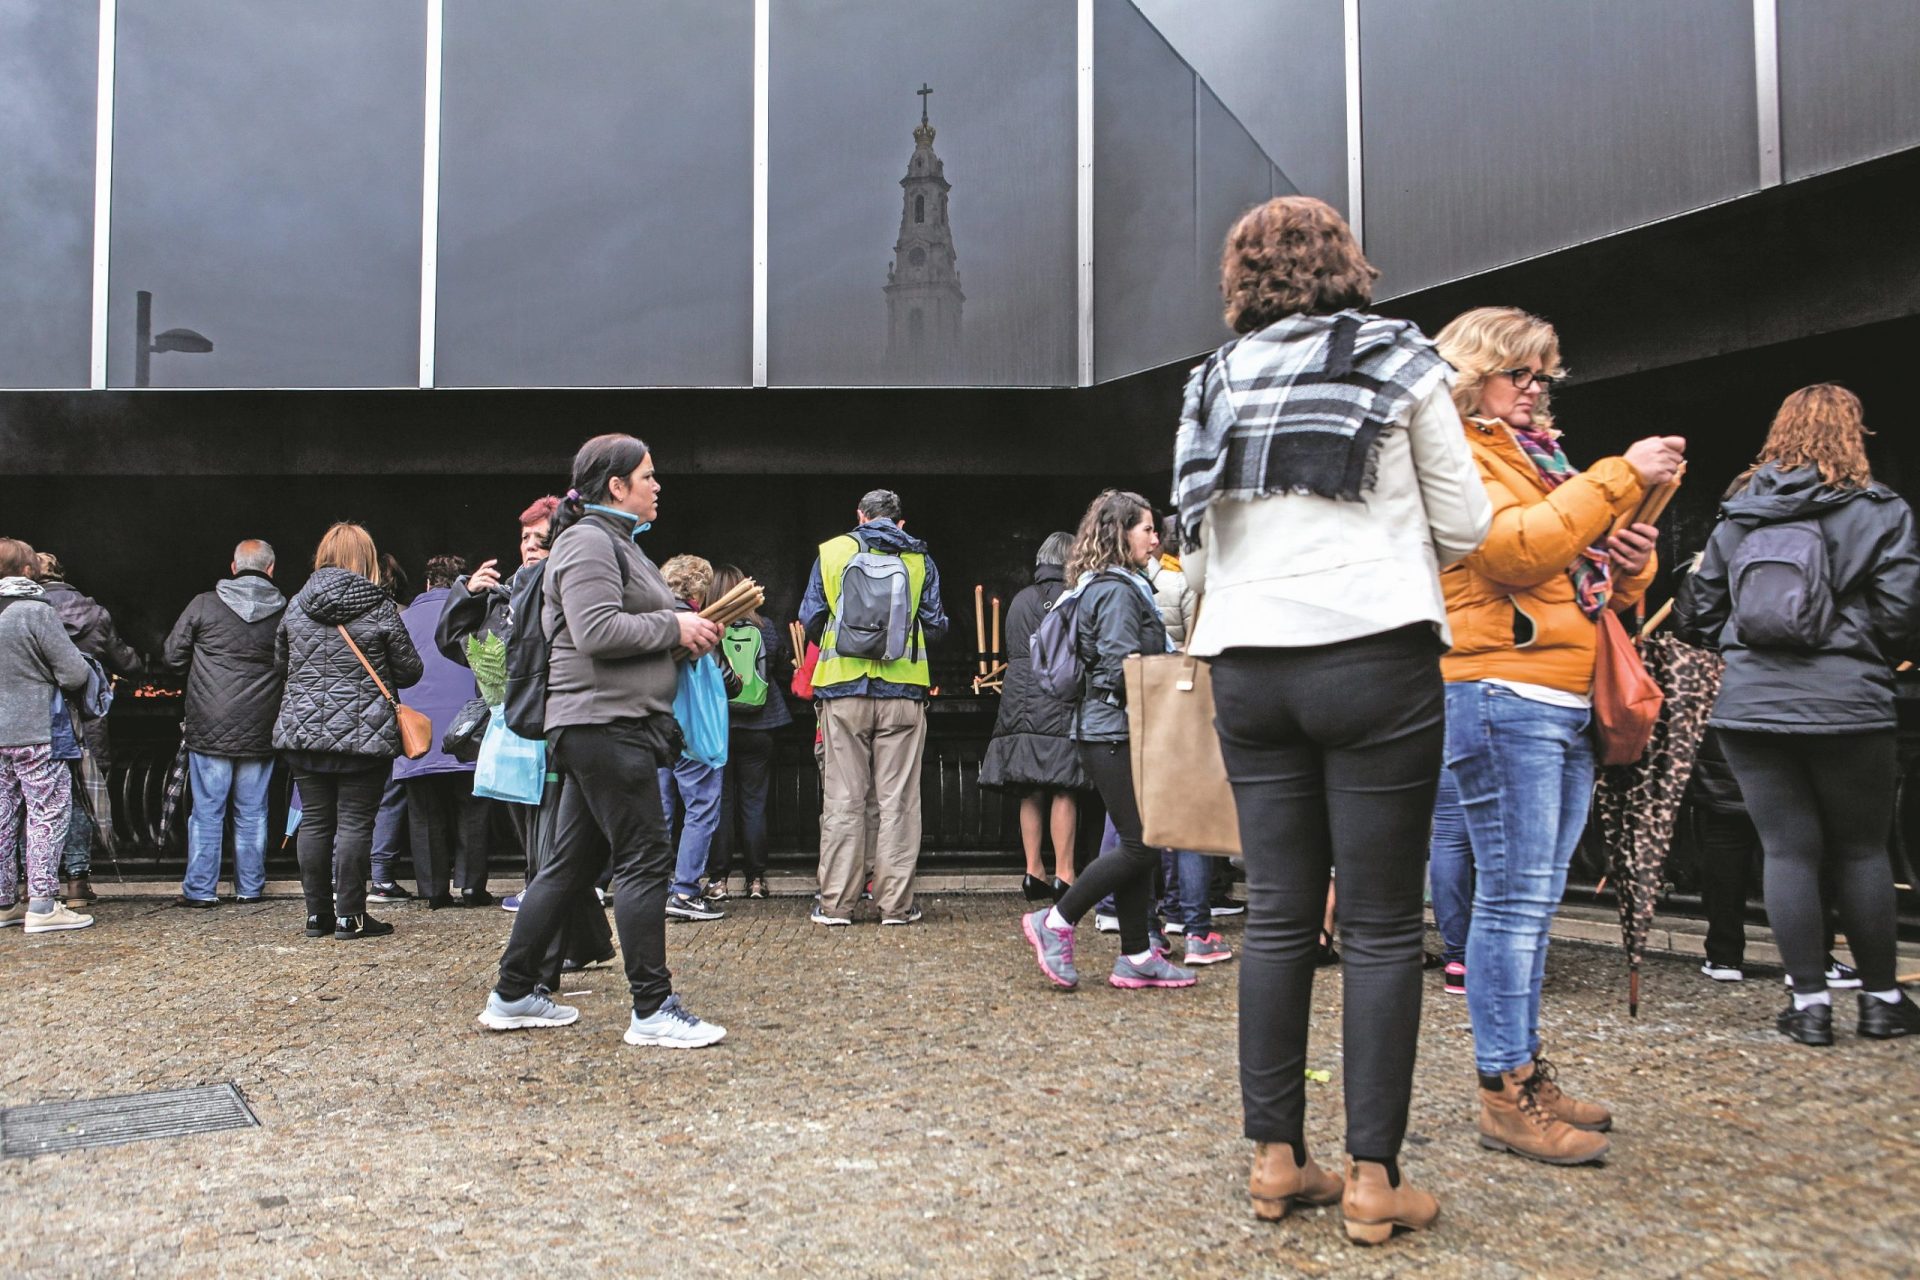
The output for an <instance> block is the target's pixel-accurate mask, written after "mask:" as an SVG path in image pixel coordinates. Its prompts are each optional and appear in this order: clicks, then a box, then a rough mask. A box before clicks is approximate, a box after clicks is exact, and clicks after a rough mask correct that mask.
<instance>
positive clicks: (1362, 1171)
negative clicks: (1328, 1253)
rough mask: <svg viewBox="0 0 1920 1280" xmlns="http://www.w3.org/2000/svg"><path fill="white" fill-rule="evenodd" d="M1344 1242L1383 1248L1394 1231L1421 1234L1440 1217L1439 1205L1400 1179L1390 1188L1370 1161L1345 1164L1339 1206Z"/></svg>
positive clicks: (1383, 1169)
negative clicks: (1400, 1229)
mask: <svg viewBox="0 0 1920 1280" xmlns="http://www.w3.org/2000/svg"><path fill="white" fill-rule="evenodd" d="M1340 1211H1341V1212H1342V1213H1343V1214H1345V1215H1346V1219H1347V1239H1349V1240H1351V1241H1353V1242H1354V1243H1355V1244H1385V1243H1386V1242H1387V1240H1388V1239H1389V1238H1390V1237H1391V1236H1392V1235H1393V1229H1394V1228H1395V1227H1406V1228H1408V1229H1409V1230H1413V1231H1424V1230H1426V1229H1427V1228H1428V1227H1430V1226H1432V1225H1433V1220H1434V1219H1435V1218H1438V1217H1439V1216H1440V1202H1439V1201H1438V1200H1435V1199H1434V1198H1433V1197H1432V1196H1430V1195H1428V1194H1427V1193H1426V1192H1424V1191H1422V1190H1421V1189H1420V1188H1418V1187H1416V1186H1414V1185H1413V1184H1412V1183H1411V1182H1408V1181H1407V1180H1406V1178H1405V1177H1404V1176H1403V1177H1402V1178H1401V1179H1400V1185H1399V1186H1397V1187H1396V1186H1394V1185H1393V1183H1392V1182H1391V1181H1390V1180H1389V1179H1388V1177H1387V1167H1386V1166H1385V1165H1383V1164H1375V1163H1374V1162H1373V1161H1371V1160H1352V1159H1349V1160H1348V1161H1347V1192H1346V1195H1345V1197H1344V1198H1342V1200H1341V1202H1340Z"/></svg>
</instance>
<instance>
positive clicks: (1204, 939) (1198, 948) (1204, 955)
mask: <svg viewBox="0 0 1920 1280" xmlns="http://www.w3.org/2000/svg"><path fill="white" fill-rule="evenodd" d="M1185 959H1186V962H1187V963H1188V964H1190V965H1194V964H1219V963H1220V962H1221V961H1222V960H1231V959H1233V948H1232V947H1230V946H1228V945H1227V941H1226V939H1225V938H1222V937H1221V936H1220V935H1219V934H1217V933H1190V934H1188V935H1187V954H1186V957H1185Z"/></svg>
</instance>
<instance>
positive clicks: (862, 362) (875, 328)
mask: <svg viewBox="0 0 1920 1280" xmlns="http://www.w3.org/2000/svg"><path fill="white" fill-rule="evenodd" d="M1077 17H1078V15H1077V11H1076V6H1075V5H1073V4H1068V3H1063V2H1062V0H968V3H966V4H964V5H957V4H951V3H946V2H944V0H779V3H776V4H775V5H774V6H773V15H772V19H773V29H772V33H771V37H772V38H771V60H772V65H771V68H770V85H769V95H770V103H771V106H770V115H771V120H770V122H769V129H770V139H771V145H770V151H771V154H770V159H769V188H770V189H769V239H770V243H769V246H768V264H767V275H768V279H767V289H768V319H767V329H768V333H767V345H768V352H767V355H768V376H769V381H771V382H772V383H773V384H775V385H777V386H778V385H787V386H793V385H822V384H850V385H862V384H867V385H870V384H877V383H894V384H912V383H922V382H929V383H949V382H957V383H973V384H1026V385H1064V384H1068V383H1071V382H1073V381H1074V380H1075V376H1076V374H1075V370H1076V292H1075V286H1076V274H1077V250H1076V235H1077V228H1076V219H1077V212H1076V209H1077V188H1078V177H1077V146H1078V141H1077V130H1076V97H1077V92H1078V90H1077V84H1078V81H1077V74H1076V53H1077V47H1076V46H1077V38H1078V32H1077ZM923 84H925V85H930V86H931V87H932V90H933V92H932V95H931V98H930V99H929V100H928V101H927V105H928V117H929V120H930V122H931V125H932V127H933V129H934V140H933V144H932V146H933V152H934V154H935V156H937V158H938V159H939V161H940V163H941V165H942V166H943V168H944V172H945V178H946V181H947V182H948V183H950V184H951V191H950V204H949V214H950V216H949V219H948V226H949V228H950V232H951V238H952V245H953V248H954V251H955V253H956V255H957V262H956V264H955V265H956V266H957V271H958V278H959V287H960V290H961V292H962V293H963V294H964V301H963V303H962V304H961V308H962V310H961V321H960V325H959V332H960V335H961V336H960V339H959V340H958V342H957V343H942V344H940V354H941V356H942V359H943V361H944V365H943V367H941V368H940V369H938V370H936V371H929V370H928V369H927V368H925V367H924V366H915V367H908V366H907V365H906V364H904V363H903V362H902V361H901V360H899V359H898V358H896V357H890V356H889V354H888V352H889V336H890V330H889V309H888V308H889V294H888V293H887V292H886V287H887V285H888V271H889V268H890V267H891V266H892V265H893V257H894V249H895V245H896V241H897V240H899V238H900V237H901V234H902V230H903V223H902V212H903V208H902V206H903V198H904V196H905V192H904V191H903V188H902V180H903V178H904V177H905V176H906V174H907V168H908V165H909V162H910V160H911V158H912V156H913V154H914V151H915V146H916V144H915V140H914V130H915V128H916V126H918V125H919V123H920V107H921V102H922V100H921V99H919V98H918V97H916V96H915V95H916V91H917V90H919V89H920V87H921V86H922V85H923ZM907 252H909V253H910V252H911V250H910V249H909V250H908V251H907Z"/></svg>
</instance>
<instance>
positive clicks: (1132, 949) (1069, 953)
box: [1020, 489, 1194, 991]
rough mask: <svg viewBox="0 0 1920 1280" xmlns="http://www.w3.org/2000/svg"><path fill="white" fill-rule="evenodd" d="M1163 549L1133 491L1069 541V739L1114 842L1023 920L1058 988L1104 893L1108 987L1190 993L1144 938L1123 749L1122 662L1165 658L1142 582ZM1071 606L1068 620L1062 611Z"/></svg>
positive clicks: (1139, 854) (1102, 508)
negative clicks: (1076, 675) (1110, 920)
mask: <svg viewBox="0 0 1920 1280" xmlns="http://www.w3.org/2000/svg"><path fill="white" fill-rule="evenodd" d="M1159 549H1160V535H1159V533H1158V532H1157V531H1156V530H1155V528H1154V519H1153V508H1152V507H1150V506H1148V505H1147V500H1146V499H1145V498H1142V497H1141V496H1140V495H1139V494H1137V493H1126V492H1123V491H1121V490H1118V489H1109V490H1107V491H1106V492H1105V493H1103V494H1101V495H1100V496H1099V497H1097V498H1095V499H1094V500H1093V505H1092V506H1090V507H1088V508H1087V514H1086V515H1085V516H1084V517H1082V519H1081V521H1080V528H1079V530H1078V532H1076V533H1075V534H1074V538H1073V553H1072V555H1071V556H1070V557H1069V558H1068V560H1067V577H1068V578H1070V579H1072V580H1073V583H1074V587H1073V589H1072V590H1071V591H1069V592H1068V593H1067V594H1066V595H1064V596H1062V597H1061V598H1060V600H1059V601H1058V602H1057V603H1056V604H1055V605H1054V611H1053V613H1052V615H1050V616H1051V617H1056V618H1059V619H1061V623H1060V624H1056V625H1065V624H1066V622H1067V620H1068V619H1069V617H1071V619H1072V621H1073V623H1074V624H1075V625H1076V626H1077V635H1076V637H1075V639H1076V645H1075V651H1074V657H1075V659H1077V665H1078V667H1079V670H1080V698H1079V700H1078V704H1077V705H1076V706H1075V708H1074V712H1073V722H1072V726H1071V730H1070V732H1071V733H1072V735H1073V740H1074V745H1075V748H1076V750H1077V751H1078V753H1079V757H1080V767H1081V768H1082V769H1084V770H1086V773H1087V776H1088V777H1090V778H1091V779H1093V784H1094V786H1095V787H1097V788H1098V789H1099V791H1100V798H1101V799H1102V800H1103V801H1105V802H1106V806H1107V814H1108V816H1109V817H1111V818H1112V819H1113V825H1114V829H1115V830H1116V831H1117V832H1118V834H1119V836H1120V843H1119V844H1118V845H1116V846H1115V847H1114V848H1113V849H1111V850H1109V851H1108V852H1106V853H1103V854H1101V855H1100V856H1099V857H1098V858H1096V859H1094V861H1093V863H1092V865H1090V866H1089V867H1088V868H1087V869H1086V870H1085V871H1083V872H1081V873H1080V877H1079V878H1078V879H1077V880H1075V881H1074V882H1073V884H1072V885H1071V886H1070V887H1069V888H1068V889H1067V891H1066V892H1065V893H1064V894H1062V895H1061V896H1060V901H1059V902H1057V903H1055V904H1054V905H1053V906H1051V907H1043V908H1041V909H1040V910H1038V911H1035V912H1033V913H1031V914H1029V915H1026V916H1022V917H1021V920H1020V927H1021V931H1022V932H1023V933H1024V934H1025V935H1026V938H1027V941H1028V943H1030V944H1031V945H1032V947H1033V950H1034V955H1035V956H1036V957H1037V958H1038V960H1039V962H1040V971H1041V972H1042V973H1044V974H1046V975H1047V978H1048V980H1049V981H1051V982H1052V983H1053V984H1054V985H1055V986H1060V987H1065V988H1066V989H1067V990H1069V991H1071V990H1072V989H1073V988H1075V987H1076V986H1078V985H1079V984H1080V973H1079V970H1077V969H1076V968H1075V967H1074V963H1073V944H1074V926H1076V925H1077V924H1079V922H1080V918H1081V917H1082V916H1084V915H1086V914H1087V913H1088V912H1089V911H1091V910H1093V908H1094V905H1095V904H1096V903H1098V902H1099V901H1100V900H1101V899H1102V898H1104V897H1106V896H1107V895H1108V894H1109V893H1111V894H1112V895H1113V898H1114V905H1115V908H1116V911H1117V913H1118V915H1119V917H1120V957H1119V959H1117V960H1115V961H1114V964H1113V973H1112V974H1111V975H1110V976H1109V977H1108V979H1107V981H1108V982H1110V983H1112V984H1113V985H1114V986H1116V987H1120V988H1123V989H1125V990H1139V989H1142V988H1146V987H1190V986H1192V985H1193V983H1194V975H1193V970H1191V969H1183V968H1181V967H1180V966H1178V965H1176V964H1174V963H1173V962H1172V961H1170V960H1168V959H1167V957H1166V954H1165V953H1164V951H1163V950H1162V949H1161V948H1160V947H1158V946H1156V945H1154V940H1153V938H1152V936H1151V934H1150V932H1149V931H1150V927H1151V923H1150V913H1151V912H1152V909H1153V881H1154V872H1155V871H1156V870H1158V869H1159V866H1160V851H1159V850H1158V849H1152V848H1148V847H1147V845H1146V844H1145V843H1143V842H1142V840H1141V828H1140V806H1139V803H1138V801H1137V800H1136V798H1135V795H1134V790H1133V759H1132V752H1131V751H1130V750H1129V748H1128V737H1129V735H1128V729H1127V707H1126V701H1127V700H1126V683H1125V678H1124V675H1123V672H1122V666H1121V664H1122V663H1123V662H1124V661H1125V660H1126V658H1127V657H1128V656H1129V655H1130V654H1136V653H1166V652H1167V651H1168V650H1169V648H1170V645H1169V643H1168V641H1167V628H1166V624H1165V623H1163V622H1161V620H1160V610H1159V608H1158V607H1157V606H1156V605H1155V603H1154V599H1153V587H1152V585H1151V584H1150V583H1148V581H1147V578H1146V573H1145V570H1146V565H1147V561H1148V560H1149V559H1151V558H1152V556H1153V555H1154V553H1155V552H1157V551H1158V550H1159ZM1067 609H1071V610H1073V612H1072V614H1067V613H1063V612H1061V611H1062V610H1067Z"/></svg>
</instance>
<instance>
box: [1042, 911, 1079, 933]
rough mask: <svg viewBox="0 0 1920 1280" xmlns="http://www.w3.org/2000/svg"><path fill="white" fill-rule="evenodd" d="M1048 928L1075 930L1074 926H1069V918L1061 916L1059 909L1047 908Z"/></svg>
mask: <svg viewBox="0 0 1920 1280" xmlns="http://www.w3.org/2000/svg"><path fill="white" fill-rule="evenodd" d="M1047 928H1049V929H1071V928H1073V926H1072V925H1070V924H1068V923H1067V918H1066V917H1065V916H1063V915H1061V914H1060V908H1059V907H1048V908H1047Z"/></svg>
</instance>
